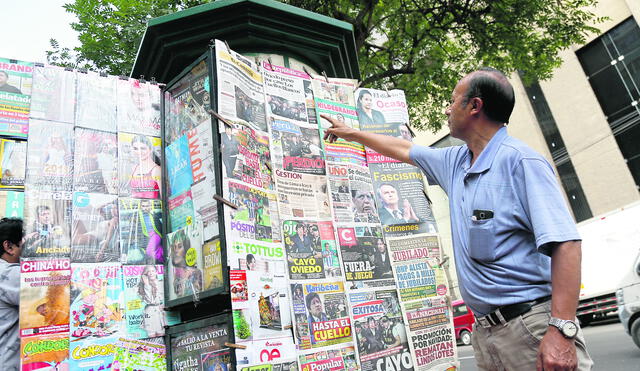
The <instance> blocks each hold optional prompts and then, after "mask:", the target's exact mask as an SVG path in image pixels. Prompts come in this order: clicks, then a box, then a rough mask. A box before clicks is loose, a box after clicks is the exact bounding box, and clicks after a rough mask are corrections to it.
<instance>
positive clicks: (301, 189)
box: [275, 169, 331, 220]
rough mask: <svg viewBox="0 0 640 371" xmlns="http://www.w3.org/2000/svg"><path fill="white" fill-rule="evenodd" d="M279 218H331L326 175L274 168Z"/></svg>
mask: <svg viewBox="0 0 640 371" xmlns="http://www.w3.org/2000/svg"><path fill="white" fill-rule="evenodd" d="M275 175H276V183H277V185H278V209H279V211H280V218H283V219H284V218H304V219H325V220H326V219H331V207H330V206H329V194H328V192H327V177H326V176H323V175H310V174H300V173H294V172H291V171H285V170H280V169H276V170H275Z"/></svg>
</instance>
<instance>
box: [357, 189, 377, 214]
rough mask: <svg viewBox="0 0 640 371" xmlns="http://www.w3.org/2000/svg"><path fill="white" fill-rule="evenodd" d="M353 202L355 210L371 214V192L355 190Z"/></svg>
mask: <svg viewBox="0 0 640 371" xmlns="http://www.w3.org/2000/svg"><path fill="white" fill-rule="evenodd" d="M353 204H354V205H355V207H356V212H358V213H366V214H371V213H372V212H373V195H372V194H371V192H361V191H358V192H356V195H355V196H354V197H353Z"/></svg>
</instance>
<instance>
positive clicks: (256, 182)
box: [220, 122, 273, 189]
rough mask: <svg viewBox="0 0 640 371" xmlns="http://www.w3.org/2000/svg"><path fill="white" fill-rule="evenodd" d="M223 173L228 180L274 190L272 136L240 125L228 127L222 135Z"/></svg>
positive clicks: (235, 124) (234, 124)
mask: <svg viewBox="0 0 640 371" xmlns="http://www.w3.org/2000/svg"><path fill="white" fill-rule="evenodd" d="M220 143H221V146H222V148H221V151H222V163H223V165H224V167H223V170H224V174H225V176H226V178H227V179H237V180H241V181H243V182H245V183H248V184H251V185H252V186H254V187H258V188H262V189H273V180H272V179H271V170H270V169H271V166H270V164H271V155H270V152H269V136H268V135H266V134H262V133H260V132H258V131H255V130H253V129H251V128H249V127H248V126H246V125H243V124H241V123H235V122H234V123H233V124H232V126H226V125H225V128H224V133H222V134H221V139H220Z"/></svg>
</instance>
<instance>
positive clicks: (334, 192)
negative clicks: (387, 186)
mask: <svg viewBox="0 0 640 371" xmlns="http://www.w3.org/2000/svg"><path fill="white" fill-rule="evenodd" d="M327 169H328V171H329V189H330V192H331V204H332V207H333V215H334V218H335V220H336V222H337V223H349V224H351V223H354V222H356V223H358V222H362V223H379V222H380V219H379V217H378V210H377V209H376V206H375V199H374V196H373V186H372V185H371V175H370V173H369V169H367V168H366V167H363V166H358V165H353V164H340V163H329V164H328V165H327Z"/></svg>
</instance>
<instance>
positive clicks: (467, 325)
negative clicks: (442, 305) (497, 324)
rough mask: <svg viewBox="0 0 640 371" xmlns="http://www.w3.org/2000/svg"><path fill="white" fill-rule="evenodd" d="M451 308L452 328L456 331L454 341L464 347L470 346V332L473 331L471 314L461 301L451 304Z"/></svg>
mask: <svg viewBox="0 0 640 371" xmlns="http://www.w3.org/2000/svg"><path fill="white" fill-rule="evenodd" d="M451 306H452V307H453V326H454V327H455V330H456V340H458V341H459V342H461V343H462V344H464V345H469V344H471V332H472V331H473V322H474V321H475V319H474V317H473V312H472V311H471V309H469V307H467V306H466V305H465V304H464V301H463V300H456V301H454V302H453V303H451Z"/></svg>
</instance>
